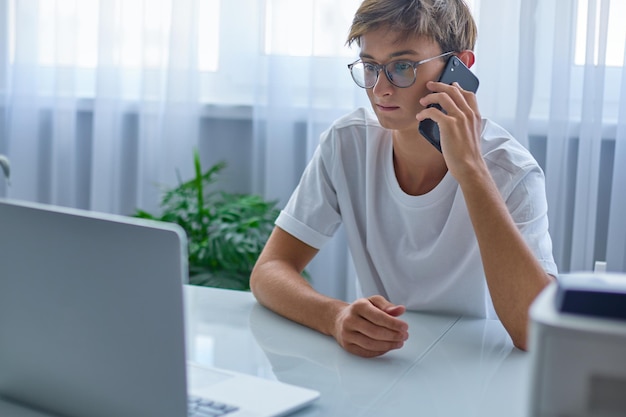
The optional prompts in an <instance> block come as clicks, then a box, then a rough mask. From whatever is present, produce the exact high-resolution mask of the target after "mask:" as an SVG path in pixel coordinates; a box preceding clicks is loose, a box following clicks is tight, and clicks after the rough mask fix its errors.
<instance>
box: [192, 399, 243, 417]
mask: <svg viewBox="0 0 626 417" xmlns="http://www.w3.org/2000/svg"><path fill="white" fill-rule="evenodd" d="M238 409H239V408H237V407H235V406H234V405H229V404H224V403H221V402H217V401H212V400H210V399H208V398H202V397H196V396H189V401H188V403H187V416H189V417H219V416H225V415H228V414H229V413H232V412H234V411H237V410H238Z"/></svg>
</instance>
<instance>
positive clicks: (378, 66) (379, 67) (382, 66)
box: [348, 51, 454, 89]
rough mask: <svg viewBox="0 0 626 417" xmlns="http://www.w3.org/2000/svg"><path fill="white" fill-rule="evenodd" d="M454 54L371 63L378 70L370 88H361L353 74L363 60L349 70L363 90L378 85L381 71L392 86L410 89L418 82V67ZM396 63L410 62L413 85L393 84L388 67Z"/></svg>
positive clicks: (450, 52) (447, 53)
mask: <svg viewBox="0 0 626 417" xmlns="http://www.w3.org/2000/svg"><path fill="white" fill-rule="evenodd" d="M452 54H454V51H449V52H444V53H443V54H440V55H437V56H433V57H431V58H426V59H422V60H421V61H411V60H408V59H398V60H395V61H390V62H387V63H386V64H372V63H370V64H369V65H371V66H373V67H374V68H375V69H376V81H374V84H372V86H370V87H363V86H361V85H360V84H359V83H358V82H357V81H356V79H355V78H354V74H353V72H352V67H354V66H355V65H356V64H358V63H363V60H362V59H361V58H359V59H357V60H356V61H354V62H353V63H351V64H348V69H349V70H350V75H351V76H352V80H353V81H354V83H355V84H356V85H358V86H359V87H361V88H365V89H370V88H374V86H375V85H376V83H378V77H380V72H381V70H382V71H383V72H384V73H385V77H387V80H389V82H390V83H391V84H393V85H394V86H396V87H398V88H409V87H410V86H412V85H413V84H415V80H417V67H418V66H420V65H422V64H425V63H427V62H430V61H434V60H435V59H438V58H443V57H446V56H449V55H452ZM394 62H408V63H410V64H411V66H412V67H413V82H412V83H411V84H409V85H406V86H399V85H397V84H396V83H394V82H393V80H392V79H391V76H390V75H389V71H387V66H388V65H389V64H393V63H394Z"/></svg>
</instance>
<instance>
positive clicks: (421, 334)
mask: <svg viewBox="0 0 626 417" xmlns="http://www.w3.org/2000/svg"><path fill="white" fill-rule="evenodd" d="M185 297H186V308H187V337H188V341H187V342H188V348H189V359H191V360H194V361H196V362H199V363H201V364H206V365H214V366H218V367H222V368H228V369H232V370H236V371H240V372H245V373H249V374H254V375H259V376H262V377H265V378H270V379H278V380H281V381H283V382H288V383H292V384H297V385H301V386H305V387H309V388H313V389H316V390H318V391H320V392H321V394H322V395H321V398H320V399H319V401H317V402H316V403H315V404H314V405H313V406H311V407H308V408H306V409H304V410H302V411H300V412H298V413H296V414H294V416H324V417H332V416H342V417H343V416H357V415H358V416H377V417H378V416H381V415H383V416H387V415H398V416H400V415H424V416H430V417H436V416H460V415H462V416H464V417H470V416H480V417H485V416H498V417H501V416H509V417H515V416H525V415H526V410H527V406H526V401H527V392H528V377H529V374H528V368H529V361H530V359H529V356H528V355H527V354H526V353H524V352H522V351H519V350H517V349H515V348H514V347H513V345H512V343H511V341H510V339H509V337H508V335H507V333H506V331H505V330H504V328H503V327H502V325H501V324H500V322H499V321H494V320H479V319H470V318H466V317H459V316H440V315H428V314H420V313H413V312H409V313H406V314H405V315H404V316H403V319H404V320H406V321H407V322H408V324H409V334H410V337H409V340H408V341H407V343H405V345H404V347H403V348H402V349H399V350H396V351H392V352H389V353H388V354H386V355H384V356H382V357H379V358H374V359H363V358H360V357H357V356H354V355H351V354H349V353H347V352H345V351H344V350H343V349H342V348H341V347H340V346H339V345H338V344H337V343H336V342H335V341H334V339H332V338H330V337H328V336H325V335H322V334H320V333H317V332H315V331H313V330H310V329H308V328H305V327H303V326H300V325H298V324H296V323H293V322H291V321H289V320H286V319H284V318H282V317H280V316H278V315H276V314H274V313H272V312H270V311H269V310H267V309H265V308H263V307H261V306H260V305H259V304H258V303H257V302H256V301H255V300H254V297H253V296H252V295H251V294H250V293H245V292H236V291H227V290H217V289H211V288H200V287H187V288H186V290H185Z"/></svg>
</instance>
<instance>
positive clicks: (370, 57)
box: [359, 49, 419, 59]
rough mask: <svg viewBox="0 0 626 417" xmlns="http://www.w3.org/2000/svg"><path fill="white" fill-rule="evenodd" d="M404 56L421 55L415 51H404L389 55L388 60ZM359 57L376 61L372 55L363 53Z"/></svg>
mask: <svg viewBox="0 0 626 417" xmlns="http://www.w3.org/2000/svg"><path fill="white" fill-rule="evenodd" d="M403 55H419V54H418V53H417V52H416V51H414V50H413V49H406V50H403V51H396V52H392V53H391V54H389V55H388V56H387V58H389V59H391V58H396V57H399V56H403ZM359 57H360V58H361V59H363V58H366V59H374V57H373V56H371V55H370V54H364V53H361V54H360V55H359Z"/></svg>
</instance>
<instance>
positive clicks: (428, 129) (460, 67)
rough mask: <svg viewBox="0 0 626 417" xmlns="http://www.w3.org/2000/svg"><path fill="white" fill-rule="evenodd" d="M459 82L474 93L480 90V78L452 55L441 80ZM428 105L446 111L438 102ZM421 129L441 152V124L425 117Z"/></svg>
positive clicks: (450, 82) (423, 134)
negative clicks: (438, 124)
mask: <svg viewBox="0 0 626 417" xmlns="http://www.w3.org/2000/svg"><path fill="white" fill-rule="evenodd" d="M455 81H456V82H457V83H459V85H460V86H461V88H462V89H463V90H467V91H471V92H473V93H475V92H476V90H478V78H476V76H475V75H474V73H473V72H472V71H470V69H469V68H467V67H466V66H465V64H464V63H463V62H462V61H461V60H460V59H459V58H458V57H457V56H454V55H453V56H451V57H450V58H449V59H448V62H447V63H446V66H445V68H444V69H443V72H442V73H441V76H440V77H439V82H442V83H446V84H452V83H454V82H455ZM428 107H437V108H438V109H439V110H441V111H444V110H443V109H442V108H441V106H439V105H438V104H431V105H430V106H428ZM419 131H420V133H421V134H422V136H424V137H425V138H426V139H427V140H428V141H429V142H430V143H432V144H433V146H434V147H435V148H437V149H438V150H439V152H441V143H440V138H439V126H437V123H435V122H434V121H433V120H432V119H424V120H422V121H421V122H420V125H419Z"/></svg>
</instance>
